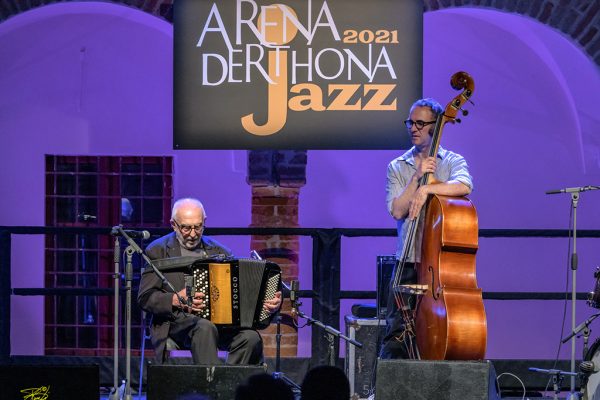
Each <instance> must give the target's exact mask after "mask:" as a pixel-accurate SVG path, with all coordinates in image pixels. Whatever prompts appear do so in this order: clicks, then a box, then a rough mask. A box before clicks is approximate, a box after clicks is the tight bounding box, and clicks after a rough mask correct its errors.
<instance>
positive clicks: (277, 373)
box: [250, 250, 301, 393]
mask: <svg viewBox="0 0 600 400" xmlns="http://www.w3.org/2000/svg"><path fill="white" fill-rule="evenodd" d="M250 258H252V259H254V260H262V259H263V258H262V257H261V256H260V254H258V252H257V251H256V250H251V251H250ZM281 284H282V285H283V286H284V287H285V289H286V290H288V291H289V292H290V300H291V301H292V311H293V310H294V301H295V298H296V296H295V292H294V283H293V282H292V285H291V286H292V288H291V289H290V288H289V287H288V286H287V285H286V284H285V282H283V281H282V282H281ZM282 297H283V296H282ZM280 311H281V309H280V310H279V311H278V312H277V317H275V321H276V324H277V334H276V335H275V372H273V374H272V376H273V378H275V379H281V380H282V381H283V382H284V383H286V384H287V385H288V386H290V387H291V388H292V391H293V392H295V393H300V391H301V389H300V386H298V384H297V383H296V382H294V381H293V380H291V379H290V378H288V377H287V376H285V375H284V374H283V372H281V370H280V368H281V367H280V366H281V312H280Z"/></svg>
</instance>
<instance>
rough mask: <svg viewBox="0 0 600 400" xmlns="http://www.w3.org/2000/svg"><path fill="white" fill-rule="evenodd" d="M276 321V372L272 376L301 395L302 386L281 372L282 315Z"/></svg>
mask: <svg viewBox="0 0 600 400" xmlns="http://www.w3.org/2000/svg"><path fill="white" fill-rule="evenodd" d="M275 321H276V323H277V334H276V335H275V372H273V374H272V376H273V378H275V379H281V380H282V381H283V382H285V383H286V384H287V385H288V386H290V387H291V388H292V391H293V392H294V393H300V386H299V385H298V384H297V383H296V382H294V381H293V380H291V379H290V378H288V377H287V376H285V374H284V373H283V372H281V371H280V361H281V314H279V313H278V315H277V317H275Z"/></svg>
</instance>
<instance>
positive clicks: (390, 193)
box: [385, 160, 406, 215]
mask: <svg viewBox="0 0 600 400" xmlns="http://www.w3.org/2000/svg"><path fill="white" fill-rule="evenodd" d="M405 187H406V178H405V177H404V176H402V174H401V173H400V168H399V166H398V163H397V162H396V160H394V161H392V162H390V163H389V164H388V168H387V182H386V186H385V191H386V203H387V209H388V212H389V213H390V215H392V203H393V201H394V199H395V198H396V197H398V196H400V194H401V193H402V191H403V190H404V188H405Z"/></svg>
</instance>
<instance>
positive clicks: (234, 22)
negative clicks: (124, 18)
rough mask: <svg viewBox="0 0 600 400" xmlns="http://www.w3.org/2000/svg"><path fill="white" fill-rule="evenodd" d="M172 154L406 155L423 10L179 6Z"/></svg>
mask: <svg viewBox="0 0 600 400" xmlns="http://www.w3.org/2000/svg"><path fill="white" fill-rule="evenodd" d="M174 24H175V28H174V29H175V37H174V40H175V47H174V71H173V76H174V99H173V105H174V110H173V117H174V130H173V146H174V148H175V149H403V148H408V147H409V146H410V140H409V137H408V134H407V132H406V129H405V128H404V125H403V123H402V121H403V120H404V119H406V116H407V115H408V109H409V107H410V105H411V104H412V103H413V102H414V101H415V100H417V99H418V98H420V97H421V90H422V87H421V85H422V83H421V82H422V43H423V38H422V37H423V33H422V30H423V5H422V2H421V1H419V0H328V1H325V0H280V1H279V2H278V3H271V2H267V1H260V0H177V1H175V2H174Z"/></svg>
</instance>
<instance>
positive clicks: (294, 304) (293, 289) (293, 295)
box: [290, 280, 299, 317]
mask: <svg viewBox="0 0 600 400" xmlns="http://www.w3.org/2000/svg"><path fill="white" fill-rule="evenodd" d="M298 290H299V282H298V281H296V280H293V281H291V282H290V302H291V303H292V311H291V314H292V317H295V316H296V315H298V297H297V293H296V292H297V291H298Z"/></svg>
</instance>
